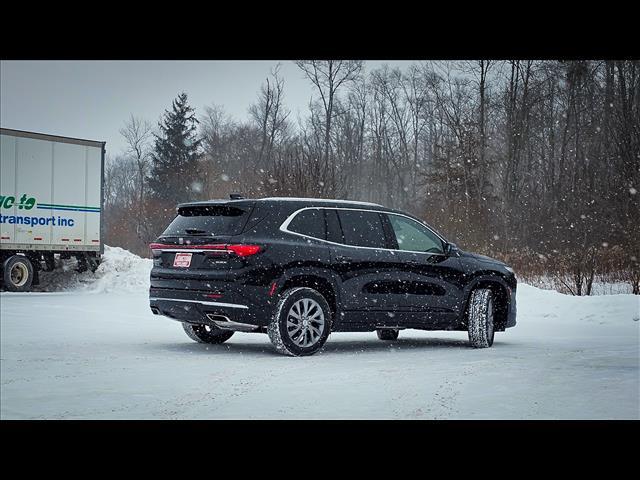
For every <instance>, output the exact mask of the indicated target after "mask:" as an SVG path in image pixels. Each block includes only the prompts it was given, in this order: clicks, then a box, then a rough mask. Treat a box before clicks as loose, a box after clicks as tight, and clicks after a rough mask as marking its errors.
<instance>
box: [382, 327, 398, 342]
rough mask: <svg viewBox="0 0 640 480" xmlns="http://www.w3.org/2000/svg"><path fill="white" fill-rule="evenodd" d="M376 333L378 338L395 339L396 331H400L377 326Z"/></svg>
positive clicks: (396, 337)
mask: <svg viewBox="0 0 640 480" xmlns="http://www.w3.org/2000/svg"><path fill="white" fill-rule="evenodd" d="M376 333H377V334H378V338H379V339H380V340H397V339H398V333H400V332H399V331H398V330H394V329H392V328H379V329H378V330H376Z"/></svg>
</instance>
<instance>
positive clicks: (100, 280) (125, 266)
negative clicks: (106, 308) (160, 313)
mask: <svg viewBox="0 0 640 480" xmlns="http://www.w3.org/2000/svg"><path fill="white" fill-rule="evenodd" d="M57 262H58V266H59V268H58V269H56V270H54V271H53V272H44V271H43V272H40V285H37V286H34V288H33V290H34V291H38V292H58V291H74V290H77V291H84V292H89V293H103V292H120V293H134V292H141V291H145V292H146V291H147V290H148V288H149V273H150V271H151V267H152V265H153V261H152V260H151V259H148V258H140V257H138V256H137V255H134V254H133V253H131V252H129V251H128V250H125V249H123V248H120V247H109V246H108V245H105V247H104V255H103V256H102V263H101V264H100V266H99V267H98V269H97V270H96V271H95V273H93V272H90V271H88V272H83V273H78V272H76V270H75V268H76V266H77V263H76V261H75V260H73V259H70V260H62V261H61V260H59V259H58V260H57Z"/></svg>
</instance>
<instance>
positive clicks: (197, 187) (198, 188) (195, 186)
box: [191, 181, 202, 193]
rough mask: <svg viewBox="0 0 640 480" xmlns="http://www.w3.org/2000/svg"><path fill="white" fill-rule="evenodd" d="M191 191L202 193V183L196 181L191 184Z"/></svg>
mask: <svg viewBox="0 0 640 480" xmlns="http://www.w3.org/2000/svg"><path fill="white" fill-rule="evenodd" d="M191 190H193V191H194V192H198V193H200V192H202V182H198V181H195V182H193V183H192V184H191Z"/></svg>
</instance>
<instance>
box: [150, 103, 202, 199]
mask: <svg viewBox="0 0 640 480" xmlns="http://www.w3.org/2000/svg"><path fill="white" fill-rule="evenodd" d="M197 124H198V120H197V118H196V117H195V113H194V109H193V108H191V107H190V106H189V104H188V103H187V94H186V93H184V92H183V93H181V94H180V95H178V97H177V98H176V99H175V100H174V101H173V106H172V109H171V110H170V111H169V110H165V112H164V115H163V118H162V121H161V122H159V123H158V126H159V128H160V134H154V137H155V148H154V151H153V154H152V156H151V160H152V166H151V174H150V176H149V187H150V188H151V191H152V192H153V194H154V196H155V197H156V198H157V199H158V200H161V201H162V202H163V203H164V202H167V203H172V204H176V203H180V202H184V201H189V200H195V199H196V198H194V196H197V195H198V191H197V189H194V188H193V186H194V183H197V182H198V178H199V174H198V157H199V148H200V139H198V138H197V135H196V132H197Z"/></svg>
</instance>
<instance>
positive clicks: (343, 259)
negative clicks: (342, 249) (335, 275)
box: [336, 255, 353, 263]
mask: <svg viewBox="0 0 640 480" xmlns="http://www.w3.org/2000/svg"><path fill="white" fill-rule="evenodd" d="M336 260H337V261H338V262H340V263H351V262H353V258H351V257H347V256H345V255H338V256H337V257H336Z"/></svg>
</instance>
